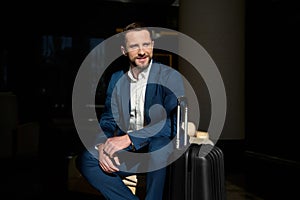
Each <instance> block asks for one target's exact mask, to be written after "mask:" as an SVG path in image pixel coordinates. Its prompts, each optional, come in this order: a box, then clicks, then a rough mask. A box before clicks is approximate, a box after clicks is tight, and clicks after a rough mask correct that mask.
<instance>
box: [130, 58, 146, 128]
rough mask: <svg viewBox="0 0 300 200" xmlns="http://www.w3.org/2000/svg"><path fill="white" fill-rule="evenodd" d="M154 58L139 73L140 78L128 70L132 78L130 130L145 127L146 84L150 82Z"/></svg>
mask: <svg viewBox="0 0 300 200" xmlns="http://www.w3.org/2000/svg"><path fill="white" fill-rule="evenodd" d="M151 65H152V60H151V62H150V64H149V66H148V67H147V68H146V69H145V70H143V71H142V72H141V73H139V75H138V78H137V79H136V78H134V77H133V75H132V71H131V70H129V71H128V73H127V74H128V76H129V78H130V102H131V106H130V107H131V109H130V128H129V129H130V130H129V131H128V132H130V131H133V130H139V129H141V128H143V127H144V103H145V93H146V86H147V82H148V77H149V72H150V69H151Z"/></svg>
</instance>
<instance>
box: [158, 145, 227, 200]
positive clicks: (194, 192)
mask: <svg viewBox="0 0 300 200" xmlns="http://www.w3.org/2000/svg"><path fill="white" fill-rule="evenodd" d="M224 173H225V172H224V157H223V152H222V151H221V149H220V148H218V147H217V146H213V145H210V144H201V145H198V144H192V145H191V146H190V147H189V148H188V149H187V150H186V152H185V153H184V154H183V155H182V156H181V157H180V158H179V159H178V160H176V161H175V162H174V163H172V164H171V165H170V166H169V167H168V175H167V179H166V188H165V197H164V199H166V200H225V199H226V191H225V174H224Z"/></svg>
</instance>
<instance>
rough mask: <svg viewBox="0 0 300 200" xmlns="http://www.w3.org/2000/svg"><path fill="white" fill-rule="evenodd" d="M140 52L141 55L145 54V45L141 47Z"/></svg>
mask: <svg viewBox="0 0 300 200" xmlns="http://www.w3.org/2000/svg"><path fill="white" fill-rule="evenodd" d="M138 54H141V55H143V54H145V50H144V47H143V46H141V47H139V51H138Z"/></svg>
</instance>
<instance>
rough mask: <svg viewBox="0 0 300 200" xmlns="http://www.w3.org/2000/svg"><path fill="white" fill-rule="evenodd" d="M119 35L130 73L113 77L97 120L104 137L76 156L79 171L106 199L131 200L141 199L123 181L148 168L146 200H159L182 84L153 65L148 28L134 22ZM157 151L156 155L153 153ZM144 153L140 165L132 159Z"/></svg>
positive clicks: (162, 67)
mask: <svg viewBox="0 0 300 200" xmlns="http://www.w3.org/2000/svg"><path fill="white" fill-rule="evenodd" d="M123 36H124V41H123V44H122V45H121V51H122V53H123V55H124V56H127V57H128V61H129V67H128V70H126V71H122V70H121V71H117V72H115V73H114V74H113V75H112V77H111V80H110V82H109V85H108V88H107V93H106V100H105V109H104V112H103V113H102V115H101V117H100V127H101V130H102V133H99V137H98V138H97V140H96V141H95V146H94V147H93V148H91V149H88V150H87V151H85V152H83V153H82V155H80V156H79V157H78V159H77V167H78V169H79V170H80V172H81V173H82V174H83V176H84V177H85V178H86V179H87V181H88V182H89V183H90V184H91V185H92V186H93V187H95V188H96V189H97V190H98V191H99V192H101V193H102V194H103V196H104V197H105V198H107V199H113V200H122V199H130V200H134V199H139V198H138V197H137V196H136V195H134V194H133V193H132V192H131V191H130V190H129V188H128V187H127V186H126V185H125V184H124V183H123V181H122V177H124V176H127V175H131V174H134V173H138V172H139V170H138V167H141V166H144V165H147V167H149V170H148V171H147V172H146V174H147V176H146V200H160V199H162V198H163V190H164V183H165V176H166V165H167V159H168V156H169V155H170V154H171V153H172V150H173V146H172V139H173V137H174V136H175V134H176V120H177V116H176V106H177V98H178V97H179V96H183V95H184V86H183V81H182V77H181V75H180V73H178V72H177V71H176V70H175V69H173V68H171V67H169V66H166V65H163V64H161V63H158V62H155V61H154V60H153V58H152V57H153V49H154V41H153V39H152V37H151V32H150V31H149V30H148V28H147V27H145V26H142V25H141V24H139V23H132V24H130V25H128V26H127V27H126V28H125V29H124V32H123ZM166 147H167V148H166ZM156 151H159V156H157V155H158V154H151V152H156ZM145 152H146V153H148V154H147V155H146V156H148V157H147V158H145V159H142V160H144V161H145V160H147V162H144V161H141V160H137V159H135V158H136V156H135V155H138V154H139V153H145ZM128 153H129V154H128ZM143 155H144V154H143ZM137 158H138V157H137ZM145 163H146V164H145Z"/></svg>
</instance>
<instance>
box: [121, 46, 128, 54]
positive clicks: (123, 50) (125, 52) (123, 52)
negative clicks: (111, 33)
mask: <svg viewBox="0 0 300 200" xmlns="http://www.w3.org/2000/svg"><path fill="white" fill-rule="evenodd" d="M121 52H122V54H123V55H124V56H127V51H126V49H125V47H124V46H121Z"/></svg>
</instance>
